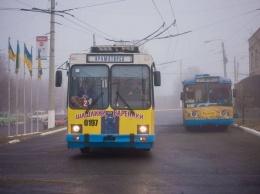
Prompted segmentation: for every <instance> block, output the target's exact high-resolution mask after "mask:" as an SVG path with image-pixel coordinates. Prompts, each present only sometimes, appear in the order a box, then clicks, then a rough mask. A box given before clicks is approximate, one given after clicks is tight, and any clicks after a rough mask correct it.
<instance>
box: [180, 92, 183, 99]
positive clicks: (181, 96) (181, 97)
mask: <svg viewBox="0 0 260 194" xmlns="http://www.w3.org/2000/svg"><path fill="white" fill-rule="evenodd" d="M180 100H183V92H181V95H180Z"/></svg>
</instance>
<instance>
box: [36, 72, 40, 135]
mask: <svg viewBox="0 0 260 194" xmlns="http://www.w3.org/2000/svg"><path fill="white" fill-rule="evenodd" d="M38 71H39V70H38ZM39 83H40V82H39V77H38V79H37V86H38V87H37V97H36V106H37V132H39V117H38V112H39V111H38V110H39V87H40V86H39Z"/></svg>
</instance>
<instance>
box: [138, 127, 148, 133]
mask: <svg viewBox="0 0 260 194" xmlns="http://www.w3.org/2000/svg"><path fill="white" fill-rule="evenodd" d="M148 133H149V126H148V125H137V134H148Z"/></svg>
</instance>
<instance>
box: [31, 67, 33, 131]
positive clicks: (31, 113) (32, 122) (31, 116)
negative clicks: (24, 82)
mask: <svg viewBox="0 0 260 194" xmlns="http://www.w3.org/2000/svg"><path fill="white" fill-rule="evenodd" d="M32 70H33V69H32ZM32 94H33V85H32V75H31V133H32V132H33V128H32V127H33V122H32V115H33V103H32V97H33V96H32Z"/></svg>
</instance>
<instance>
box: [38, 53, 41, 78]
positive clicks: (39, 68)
mask: <svg viewBox="0 0 260 194" xmlns="http://www.w3.org/2000/svg"><path fill="white" fill-rule="evenodd" d="M40 53H41V50H40V49H38V78H39V79H41V76H42V63H41V57H40Z"/></svg>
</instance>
